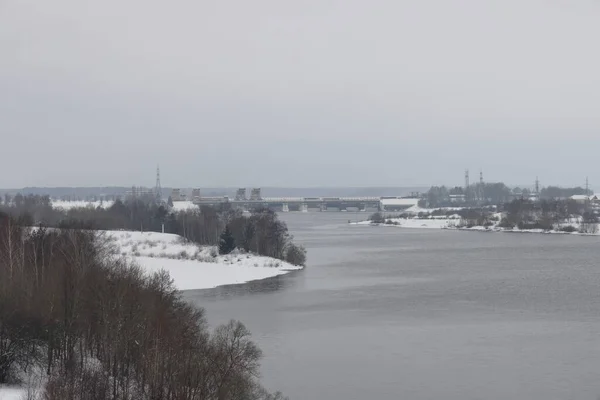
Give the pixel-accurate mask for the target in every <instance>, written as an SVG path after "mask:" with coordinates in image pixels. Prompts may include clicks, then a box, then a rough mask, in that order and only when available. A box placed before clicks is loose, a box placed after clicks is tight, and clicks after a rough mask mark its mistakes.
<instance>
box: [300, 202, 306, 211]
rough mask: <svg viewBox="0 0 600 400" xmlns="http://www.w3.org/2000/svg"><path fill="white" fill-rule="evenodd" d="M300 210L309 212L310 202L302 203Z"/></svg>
mask: <svg viewBox="0 0 600 400" xmlns="http://www.w3.org/2000/svg"><path fill="white" fill-rule="evenodd" d="M300 212H308V204H306V203H302V204H300Z"/></svg>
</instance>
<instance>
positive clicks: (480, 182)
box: [477, 169, 483, 203]
mask: <svg viewBox="0 0 600 400" xmlns="http://www.w3.org/2000/svg"><path fill="white" fill-rule="evenodd" d="M477 196H478V197H479V203H483V171H482V170H481V169H480V170H479V190H478V193H477Z"/></svg>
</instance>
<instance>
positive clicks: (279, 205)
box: [172, 188, 419, 212]
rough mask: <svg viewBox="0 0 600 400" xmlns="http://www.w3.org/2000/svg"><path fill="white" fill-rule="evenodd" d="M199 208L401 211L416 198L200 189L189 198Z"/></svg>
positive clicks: (177, 195)
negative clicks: (208, 192) (210, 193)
mask: <svg viewBox="0 0 600 400" xmlns="http://www.w3.org/2000/svg"><path fill="white" fill-rule="evenodd" d="M172 197H173V201H181V200H185V198H184V197H182V195H181V194H180V192H179V190H178V189H175V190H174V191H173V194H172ZM189 201H191V202H192V203H194V204H196V205H198V206H212V207H222V206H229V207H232V208H234V209H241V210H244V211H250V210H254V209H258V208H269V209H272V210H274V211H279V212H293V211H296V212H308V211H400V210H402V209H407V208H409V207H412V206H415V205H417V204H418V202H419V198H418V197H417V196H411V197H263V196H262V194H261V189H260V188H254V189H252V190H251V192H250V195H249V196H248V195H247V192H246V189H244V188H242V189H238V190H237V192H236V194H235V197H233V198H230V197H228V196H222V197H202V196H201V195H200V190H199V189H194V190H193V192H192V196H191V198H190V199H189Z"/></svg>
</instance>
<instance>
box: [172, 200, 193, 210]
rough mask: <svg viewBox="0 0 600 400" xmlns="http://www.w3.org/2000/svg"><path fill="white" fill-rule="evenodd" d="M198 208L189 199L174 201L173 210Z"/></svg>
mask: <svg viewBox="0 0 600 400" xmlns="http://www.w3.org/2000/svg"><path fill="white" fill-rule="evenodd" d="M187 210H199V208H198V206H197V205H196V204H194V203H193V202H191V201H174V202H173V211H187Z"/></svg>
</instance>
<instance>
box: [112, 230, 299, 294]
mask: <svg viewBox="0 0 600 400" xmlns="http://www.w3.org/2000/svg"><path fill="white" fill-rule="evenodd" d="M104 234H105V235H106V236H107V237H108V238H110V239H111V240H112V244H113V245H114V249H113V250H114V253H115V255H119V256H123V257H127V258H129V259H131V260H133V261H134V262H135V263H137V264H138V265H139V266H140V267H142V268H143V269H144V271H147V272H148V273H152V272H156V271H159V270H161V269H164V270H165V271H167V272H169V274H170V275H171V278H173V280H174V283H175V286H176V287H177V288H178V289H180V290H191V289H209V288H214V287H217V286H222V285H231V284H237V283H246V282H250V281H254V280H260V279H265V278H271V277H274V276H278V275H282V274H286V273H289V272H290V271H295V270H299V269H302V268H303V267H299V266H296V265H292V264H289V263H286V262H284V261H281V260H276V259H273V258H269V257H262V256H257V255H254V254H244V253H240V252H234V253H232V254H229V255H225V256H221V255H218V254H217V253H218V252H217V249H216V248H215V247H210V246H208V247H199V246H197V245H195V244H194V243H190V242H186V241H185V240H184V239H183V238H182V237H181V236H178V235H173V234H169V233H158V232H129V231H104Z"/></svg>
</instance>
